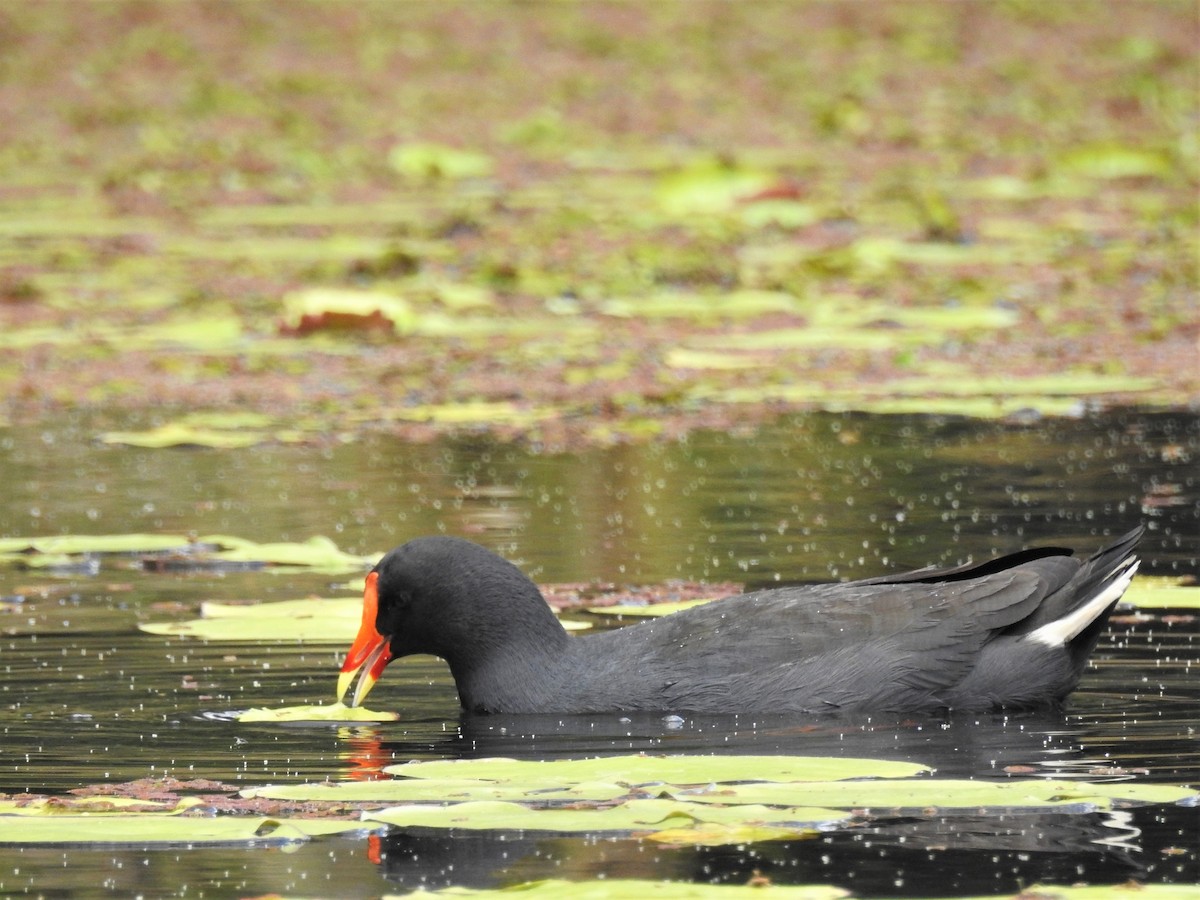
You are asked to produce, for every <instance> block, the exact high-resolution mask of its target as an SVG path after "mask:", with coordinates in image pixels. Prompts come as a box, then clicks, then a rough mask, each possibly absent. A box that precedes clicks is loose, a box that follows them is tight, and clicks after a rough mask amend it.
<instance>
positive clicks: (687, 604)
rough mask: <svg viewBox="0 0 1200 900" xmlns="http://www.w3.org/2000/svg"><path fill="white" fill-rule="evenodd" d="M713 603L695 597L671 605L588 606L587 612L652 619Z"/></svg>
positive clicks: (708, 599) (619, 604)
mask: <svg viewBox="0 0 1200 900" xmlns="http://www.w3.org/2000/svg"><path fill="white" fill-rule="evenodd" d="M713 602H715V601H714V599H713V598H710V597H697V598H696V599H695V600H677V601H675V602H672V603H643V604H641V605H638V604H633V603H614V604H613V605H612V606H589V607H588V610H587V611H588V612H590V613H594V614H595V615H598V616H622V617H624V616H631V617H633V618H653V617H656V616H669V615H671V614H672V613H677V612H682V611H683V610H685V609H691V608H692V607H693V606H704V605H706V604H708V603H713Z"/></svg>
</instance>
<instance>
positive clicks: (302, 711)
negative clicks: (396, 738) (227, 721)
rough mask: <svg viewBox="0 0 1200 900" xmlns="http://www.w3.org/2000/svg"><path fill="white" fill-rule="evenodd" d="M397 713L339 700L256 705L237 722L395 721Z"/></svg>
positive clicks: (242, 714) (246, 711)
mask: <svg viewBox="0 0 1200 900" xmlns="http://www.w3.org/2000/svg"><path fill="white" fill-rule="evenodd" d="M399 718H400V716H399V714H398V713H394V712H376V711H374V710H370V709H367V708H366V707H365V706H346V705H345V704H344V703H342V702H341V701H338V702H337V703H329V704H326V705H316V706H280V707H276V708H275V709H266V708H263V707H256V708H253V709H247V710H244V711H243V712H241V713H239V714H238V717H237V720H238V721H239V722H395V721H396V720H397V719H399Z"/></svg>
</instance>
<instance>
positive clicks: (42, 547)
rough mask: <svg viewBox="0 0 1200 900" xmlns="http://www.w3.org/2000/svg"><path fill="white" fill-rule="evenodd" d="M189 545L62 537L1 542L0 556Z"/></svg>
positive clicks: (167, 537)
mask: <svg viewBox="0 0 1200 900" xmlns="http://www.w3.org/2000/svg"><path fill="white" fill-rule="evenodd" d="M190 545H191V541H189V540H188V538H186V537H184V536H183V535H179V534H60V535H54V536H52V537H36V538H23V537H14V538H0V554H13V553H45V554H67V555H75V554H81V553H162V552H169V551H173V550H179V549H184V548H187V547H189V546H190Z"/></svg>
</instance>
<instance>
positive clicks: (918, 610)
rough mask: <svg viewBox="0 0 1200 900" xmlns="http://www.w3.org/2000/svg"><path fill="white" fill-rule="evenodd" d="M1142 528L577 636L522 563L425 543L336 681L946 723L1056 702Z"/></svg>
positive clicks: (492, 702) (604, 704)
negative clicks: (424, 657)
mask: <svg viewBox="0 0 1200 900" xmlns="http://www.w3.org/2000/svg"><path fill="white" fill-rule="evenodd" d="M1142 532H1143V529H1142V528H1140V527H1139V528H1137V529H1135V530H1133V531H1131V532H1129V533H1128V534H1126V535H1124V536H1123V537H1120V538H1118V539H1116V540H1115V541H1113V542H1112V543H1110V544H1109V545H1108V546H1106V547H1104V548H1103V549H1101V550H1099V551H1098V552H1096V553H1095V554H1094V555H1092V556H1091V557H1089V558H1087V559H1080V558H1077V557H1076V556H1075V555H1074V552H1073V551H1072V550H1070V549H1066V548H1061V547H1042V548H1036V549H1026V550H1022V551H1019V552H1016V553H1012V554H1009V555H1007V556H1001V557H997V558H994V559H991V560H989V561H986V562H982V563H979V564H971V563H968V564H966V565H962V566H958V567H954V568H942V569H938V568H934V567H927V568H923V569H918V570H915V571H911V572H904V573H899V574H890V575H883V576H880V577H874V578H867V579H862V580H858V581H848V582H841V583H829V584H807V585H794V586H782V587H773V588H769V589H765V590H758V591H752V592H748V593H743V594H738V595H735V596H733V597H728V598H725V599H722V600H716V601H713V602H711V603H708V604H704V605H700V606H696V607H692V608H690V609H686V610H682V611H680V612H676V613H672V614H670V615H666V616H662V617H661V618H655V619H651V620H648V621H643V622H641V623H639V624H635V625H629V626H625V627H619V628H615V629H610V630H606V631H603V632H600V633H597V634H591V635H585V636H581V637H576V636H570V635H568V634H567V632H566V631H565V630H564V629H563V627H562V625H561V624H560V623H559V622H558V620H557V618H556V617H555V615H554V613H553V611H552V610H551V608H550V606H549V604H547V602H546V600H545V599H544V598H543V596H542V594H541V592H540V591H539V590H538V588H537V586H536V585H535V584H534V583H533V581H531V580H530V579H529V578H528V577H526V576H525V574H524V573H523V572H522V571H521V570H520V569H519V568H518V567H517V566H515V565H514V564H512V563H511V562H508V561H507V560H505V559H503V558H502V557H500V556H498V555H496V554H495V553H493V552H491V551H490V550H488V549H486V548H484V547H482V546H480V545H478V544H475V543H473V542H471V541H467V540H464V539H461V538H457V537H451V536H441V535H439V536H433V537H420V538H415V539H413V540H410V541H408V542H407V543H405V544H402V545H401V546H399V547H397V548H395V549H394V550H392V551H390V552H389V553H387V554H386V555H384V556H383V557H382V558H381V559H380V561H379V563H378V564H377V565H376V566H375V567H374V568H373V569H372V570H371V571H370V572H369V573H368V574H367V576H366V580H365V585H364V590H363V611H362V622H361V625H360V628H359V631H358V634H357V637H356V638H355V639H354V642H353V644H352V646H351V648H350V650H349V652H348V654H347V656H346V659H345V663H344V664H343V666H342V669H341V673H340V675H339V677H338V685H337V692H338V693H337V695H338V698H339V699H341V698H342V697H344V696H345V695H346V692H347V690H348V689H349V687H350V685H351V684H352V683H353V681H354V679H355V677H356V675H357V676H358V684H357V686H356V688H355V692H354V695H353V697H352V698H351V701H350V705H351V706H358V705H360V704H361V703H362V701H363V700H364V699H365V697H366V696H367V694H368V693H369V692H370V691H371V689H372V688H373V687H374V685H375V683H376V681H377V680H378V679H379V677H380V675H381V674H382V673H383V670H384V668H385V667H386V666H387V665H388V663H389V662H391V661H392V660H394V659H397V658H400V657H403V656H409V655H412V654H432V655H434V656H438V657H441V658H442V659H443V660H445V662H446V663H447V664H448V665H449V668H450V672H451V674H452V675H453V678H454V683H455V686H456V688H457V690H458V697H459V700H460V703H461V706H462V711H463V712H464V713H465V714H486V713H498V714H513V715H520V714H534V713H537V714H547V713H554V714H563V715H572V714H589V713H591V714H595V713H607V712H639V711H640V712H650V711H660V712H663V713H693V714H741V713H794V714H804V715H825V714H840V713H884V712H888V713H901V714H919V713H928V714H937V713H940V712H943V711H955V710H962V711H970V712H986V711H993V710H1028V709H1036V708H1046V707H1055V706H1060V705H1061V704H1062V703H1063V701H1064V700H1065V699H1066V697H1067V695H1068V694H1070V693H1071V691H1073V690H1074V689H1075V687H1076V685H1077V684H1078V682H1079V679H1080V676H1081V675H1082V673H1083V670H1084V669H1085V667H1086V665H1087V661H1088V657H1089V655H1090V654H1091V652H1092V650H1093V649H1094V647H1095V645H1096V642H1097V640H1098V639H1099V636H1100V634H1101V632H1102V631H1103V629H1104V625H1105V621H1106V620H1107V618H1108V614H1109V613H1110V612H1111V611H1112V609H1113V607H1114V606H1115V605H1116V603H1117V601H1118V600H1119V599H1120V598H1121V595H1122V594H1123V593H1124V592H1125V590H1126V588H1127V587H1128V586H1129V583H1130V581H1131V579H1132V578H1133V575H1134V573H1135V572H1136V571H1137V567H1138V559H1137V557H1136V555H1135V549H1136V545H1137V543H1138V540H1139V539H1140V538H1141V536H1142Z"/></svg>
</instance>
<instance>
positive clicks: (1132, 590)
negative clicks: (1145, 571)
mask: <svg viewBox="0 0 1200 900" xmlns="http://www.w3.org/2000/svg"><path fill="white" fill-rule="evenodd" d="M1121 601H1122V602H1123V603H1132V604H1133V605H1134V606H1136V607H1137V608H1138V609H1200V585H1196V584H1189V583H1187V581H1186V580H1185V579H1183V578H1165V577H1164V578H1155V577H1151V576H1146V575H1139V576H1138V577H1137V578H1135V579H1134V580H1133V582H1132V583H1131V584H1130V585H1129V587H1128V589H1127V590H1126V591H1125V593H1124V594H1123V595H1122V596H1121Z"/></svg>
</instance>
